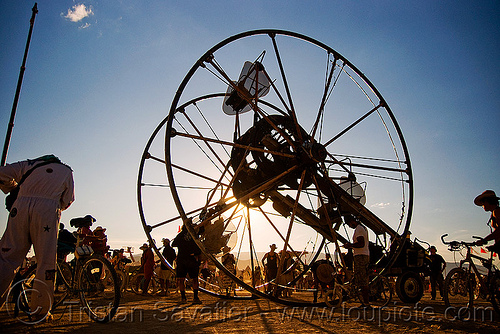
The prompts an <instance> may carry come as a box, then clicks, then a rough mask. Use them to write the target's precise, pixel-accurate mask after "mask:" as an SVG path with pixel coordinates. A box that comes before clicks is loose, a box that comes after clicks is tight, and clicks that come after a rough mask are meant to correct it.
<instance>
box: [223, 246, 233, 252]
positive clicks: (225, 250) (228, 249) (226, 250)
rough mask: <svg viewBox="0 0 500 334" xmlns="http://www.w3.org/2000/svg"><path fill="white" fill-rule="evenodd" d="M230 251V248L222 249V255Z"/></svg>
mask: <svg viewBox="0 0 500 334" xmlns="http://www.w3.org/2000/svg"><path fill="white" fill-rule="evenodd" d="M230 250H231V247H229V246H224V247H222V253H228V252H229V251H230Z"/></svg>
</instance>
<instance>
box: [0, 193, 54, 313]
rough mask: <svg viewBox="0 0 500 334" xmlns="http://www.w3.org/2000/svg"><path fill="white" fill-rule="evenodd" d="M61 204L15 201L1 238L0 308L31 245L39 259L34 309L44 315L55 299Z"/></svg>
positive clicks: (48, 200) (22, 198)
mask: <svg viewBox="0 0 500 334" xmlns="http://www.w3.org/2000/svg"><path fill="white" fill-rule="evenodd" d="M58 207H59V203H56V202H55V201H54V200H51V199H46V198H34V197H20V198H18V199H17V200H16V202H15V204H14V206H13V208H12V210H11V212H10V214H9V219H8V221H7V228H6V230H5V233H4V235H3V236H2V239H0V268H1V269H0V296H1V297H2V299H0V305H1V304H3V302H4V301H5V298H6V296H7V293H8V291H7V290H8V288H9V286H10V283H11V281H12V279H13V278H14V275H15V272H16V270H17V268H19V266H20V265H21V264H22V262H23V260H24V259H25V257H26V254H27V253H28V251H29V249H30V247H31V245H33V248H34V250H35V256H36V260H37V270H36V280H35V283H34V286H33V292H32V296H31V310H32V312H35V314H40V315H44V314H46V313H47V312H48V311H50V308H51V306H52V301H53V299H54V277H55V269H56V267H55V266H56V249H57V233H58V229H59V220H60V217H61V211H60V210H59V208H58Z"/></svg>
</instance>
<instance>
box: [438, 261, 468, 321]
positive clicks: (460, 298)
mask: <svg viewBox="0 0 500 334" xmlns="http://www.w3.org/2000/svg"><path fill="white" fill-rule="evenodd" d="M472 275H474V274H472V273H470V272H469V271H466V270H464V269H462V268H454V269H452V270H451V271H450V272H449V273H448V275H446V279H445V281H444V288H443V290H444V291H443V293H444V303H445V305H446V307H447V311H448V313H449V314H450V315H453V316H455V317H457V318H458V319H464V318H467V317H468V316H469V315H470V311H471V309H472V306H473V302H474V286H473V279H471V278H472V277H471V276H472Z"/></svg>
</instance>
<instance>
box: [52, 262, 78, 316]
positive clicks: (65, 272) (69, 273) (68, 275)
mask: <svg viewBox="0 0 500 334" xmlns="http://www.w3.org/2000/svg"><path fill="white" fill-rule="evenodd" d="M72 284H73V269H72V268H71V266H70V265H69V264H68V263H67V262H60V263H58V264H57V274H56V284H55V287H54V304H53V306H52V309H55V308H56V307H57V306H59V305H60V304H61V303H62V302H63V301H64V300H65V299H66V297H67V295H68V294H71V285H72Z"/></svg>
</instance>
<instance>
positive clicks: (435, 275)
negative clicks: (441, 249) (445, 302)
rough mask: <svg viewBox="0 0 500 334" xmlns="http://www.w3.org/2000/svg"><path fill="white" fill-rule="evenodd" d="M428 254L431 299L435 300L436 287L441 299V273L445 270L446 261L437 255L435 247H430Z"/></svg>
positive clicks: (442, 279) (442, 281)
mask: <svg viewBox="0 0 500 334" xmlns="http://www.w3.org/2000/svg"><path fill="white" fill-rule="evenodd" d="M429 252H430V253H431V255H430V256H429V259H430V265H429V270H430V274H429V278H430V281H431V299H432V300H435V299H436V287H438V288H439V295H440V296H441V298H443V283H444V277H443V272H444V269H445V268H446V261H445V260H444V259H443V257H442V256H441V255H439V254H438V253H437V250H436V247H435V246H431V247H430V248H429Z"/></svg>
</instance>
